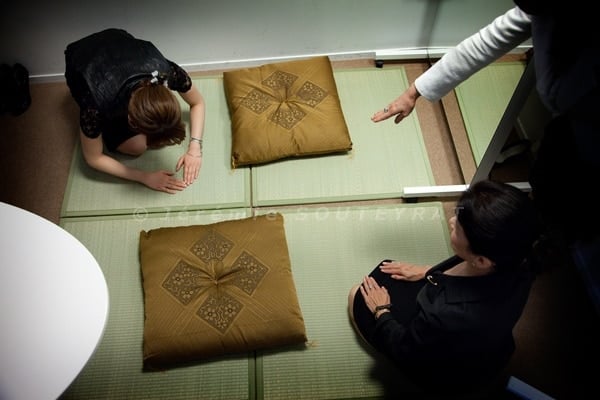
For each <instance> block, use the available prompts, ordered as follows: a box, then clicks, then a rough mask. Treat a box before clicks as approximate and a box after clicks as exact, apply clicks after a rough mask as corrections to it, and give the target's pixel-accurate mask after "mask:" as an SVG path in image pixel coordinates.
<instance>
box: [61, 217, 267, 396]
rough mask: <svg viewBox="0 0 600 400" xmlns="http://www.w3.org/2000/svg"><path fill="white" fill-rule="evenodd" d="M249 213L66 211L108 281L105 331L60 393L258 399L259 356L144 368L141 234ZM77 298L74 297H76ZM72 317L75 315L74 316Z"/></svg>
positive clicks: (72, 228)
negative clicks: (83, 214) (78, 214)
mask: <svg viewBox="0 0 600 400" xmlns="http://www.w3.org/2000/svg"><path fill="white" fill-rule="evenodd" d="M248 215H249V212H248V211H247V210H244V209H236V210H234V209H232V210H225V211H221V212H217V211H204V212H202V211H199V212H193V213H170V214H161V215H159V216H157V215H155V216H151V217H150V216H141V215H138V217H137V218H125V217H121V216H117V217H112V218H110V217H105V218H95V217H91V218H67V219H63V221H62V223H61V225H62V226H63V228H65V229H66V230H67V231H68V232H70V233H71V234H72V235H74V236H75V237H76V238H77V239H79V240H80V241H81V242H82V243H83V244H84V245H85V246H86V247H87V248H88V249H89V250H90V252H91V253H92V254H93V255H94V257H95V258H96V260H97V261H98V264H99V265H100V266H101V268H102V271H103V272H104V276H105V278H106V281H107V285H108V290H109V296H110V302H109V303H110V308H109V315H108V322H107V326H106V330H105V333H104V336H103V338H102V340H101V342H100V344H99V346H98V349H97V350H96V353H95V354H94V355H93V356H92V358H91V359H90V361H89V363H88V364H87V365H86V366H85V367H84V369H83V370H82V372H81V374H80V375H79V376H78V377H77V379H76V380H75V381H74V383H73V384H72V385H71V386H70V387H69V388H68V389H67V391H66V392H65V393H64V394H63V396H62V397H61V399H77V400H80V399H144V400H146V399H161V400H162V399H169V400H171V399H186V400H187V399H253V398H255V395H254V391H255V384H254V375H255V374H254V357H253V355H252V354H240V355H238V356H233V357H224V358H221V359H218V360H211V361H210V362H202V363H198V364H195V365H193V366H189V367H182V368H178V369H172V370H167V371H160V372H142V339H143V322H144V303H143V289H142V282H141V271H140V263H139V258H138V245H139V234H140V231H141V230H149V229H154V228H158V227H163V226H181V225H192V224H210V223H214V222H217V221H221V220H226V219H237V218H243V217H246V216H248ZM73 301H77V299H73ZM74 323H75V321H74Z"/></svg>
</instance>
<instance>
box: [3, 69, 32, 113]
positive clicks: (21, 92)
mask: <svg viewBox="0 0 600 400" xmlns="http://www.w3.org/2000/svg"><path fill="white" fill-rule="evenodd" d="M30 105H31V94H30V92H29V71H27V68H25V67H24V66H23V65H21V64H19V63H17V64H15V65H13V66H12V67H11V66H10V65H8V64H1V65H0V115H4V114H7V113H10V114H12V115H15V116H16V115H21V114H23V113H24V112H25V111H26V110H27V109H28V108H29V106H30Z"/></svg>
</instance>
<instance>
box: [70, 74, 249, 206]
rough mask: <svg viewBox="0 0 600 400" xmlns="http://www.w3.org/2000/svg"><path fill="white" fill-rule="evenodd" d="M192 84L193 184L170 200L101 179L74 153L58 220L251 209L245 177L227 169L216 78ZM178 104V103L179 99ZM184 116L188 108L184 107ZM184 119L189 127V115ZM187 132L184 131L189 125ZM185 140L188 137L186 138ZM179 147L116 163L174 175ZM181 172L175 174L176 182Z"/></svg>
mask: <svg viewBox="0 0 600 400" xmlns="http://www.w3.org/2000/svg"><path fill="white" fill-rule="evenodd" d="M194 84H195V85H197V86H198V88H199V90H200V92H201V93H202V94H203V96H204V98H205V100H206V103H207V105H206V122H205V129H204V158H203V162H202V169H201V171H200V176H199V178H198V180H197V181H196V182H195V183H194V184H193V185H192V186H190V187H188V188H187V189H185V190H183V191H182V192H179V193H176V194H174V195H171V194H167V193H163V192H157V191H153V190H150V189H148V188H147V187H145V186H143V185H141V184H137V183H132V182H129V181H125V180H122V179H119V178H115V177H112V176H110V175H107V174H103V173H100V172H98V171H95V170H93V169H92V168H90V167H89V166H88V165H87V164H86V163H85V162H84V160H83V157H82V155H81V151H80V149H79V147H78V146H77V148H76V149H75V154H74V157H73V163H72V166H71V171H70V176H69V181H68V184H67V191H66V194H65V199H64V202H63V210H62V214H61V216H63V217H65V216H81V215H88V216H89V215H105V214H130V213H133V212H137V211H139V210H144V212H167V211H174V210H196V209H215V208H233V207H245V206H249V205H250V171H249V170H248V169H237V170H232V169H231V166H230V152H231V128H230V121H229V112H228V110H227V104H226V101H225V93H224V90H223V79H222V78H221V77H204V78H194ZM180 102H181V103H182V104H184V103H183V100H181V99H180ZM183 109H184V110H189V107H187V106H186V107H183ZM184 119H185V120H187V121H189V111H186V114H185V115H184ZM188 130H189V125H188ZM188 136H189V135H188ZM186 146H187V141H186V142H185V144H182V145H179V146H170V147H167V148H164V149H161V150H152V151H148V152H146V153H145V154H144V155H142V156H141V157H138V158H131V157H120V156H117V157H116V158H118V159H120V160H122V161H123V163H125V164H127V165H129V166H133V167H139V168H141V169H145V170H159V169H165V170H169V171H174V169H175V165H176V163H177V160H178V159H179V157H180V156H181V155H182V154H183V153H184V152H185V149H187V147H186ZM181 173H182V171H180V172H179V173H178V176H181Z"/></svg>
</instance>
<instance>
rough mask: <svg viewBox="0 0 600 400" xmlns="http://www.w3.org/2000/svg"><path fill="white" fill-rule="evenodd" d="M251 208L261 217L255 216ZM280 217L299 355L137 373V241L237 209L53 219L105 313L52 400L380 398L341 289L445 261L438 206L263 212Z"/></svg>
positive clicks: (268, 354)
mask: <svg viewBox="0 0 600 400" xmlns="http://www.w3.org/2000/svg"><path fill="white" fill-rule="evenodd" d="M266 211H267V210H262V211H261V212H266ZM268 211H279V212H281V213H282V214H283V216H284V225H285V232H286V239H287V243H288V247H289V254H290V259H291V265H292V272H293V275H294V281H295V285H296V289H297V292H298V299H299V302H300V307H301V309H302V313H303V316H304V320H305V325H306V331H307V336H308V340H309V341H308V344H307V346H306V347H302V346H300V347H294V348H278V349H271V350H268V351H257V352H255V353H253V354H240V355H232V356H227V357H223V358H219V359H215V360H208V361H202V362H199V363H197V364H194V365H191V366H189V367H185V368H178V369H173V370H167V371H163V372H142V337H143V336H142V335H143V315H144V312H143V291H142V283H141V273H140V264H139V259H138V244H139V243H138V241H139V232H140V231H141V230H148V229H153V228H157V227H164V226H183V225H195V224H209V223H213V222H217V221H220V220H228V219H238V218H244V217H245V216H247V215H249V214H248V213H249V210H248V209H243V208H240V209H230V210H221V211H209V210H205V211H195V212H181V213H179V212H171V213H165V214H154V215H139V214H138V215H136V216H112V217H102V218H101V217H80V218H64V219H63V220H62V222H61V225H62V226H63V227H64V228H65V229H66V230H67V231H69V232H70V233H71V234H73V235H74V236H75V237H77V238H78V239H79V240H80V241H81V242H82V243H83V244H84V245H85V246H86V247H87V248H88V249H89V250H90V252H91V253H92V254H93V255H94V256H95V257H96V259H97V261H98V263H99V265H100V266H101V268H102V270H103V272H104V274H105V277H106V280H107V283H108V288H109V295H110V311H109V317H108V323H107V327H106V332H105V335H104V337H103V339H102V341H101V342H100V344H99V347H98V349H97V351H96V353H95V354H94V355H93V356H92V358H91V360H90V362H89V363H88V364H87V365H86V367H85V368H84V369H83V371H82V372H81V374H80V376H79V377H78V378H77V379H76V380H75V381H74V383H73V384H72V385H71V386H70V387H69V388H68V389H67V391H66V392H65V393H64V395H63V396H62V397H61V398H62V399H83V398H85V399H294V400H296V399H311V400H319V399H351V398H354V399H357V398H381V397H383V396H384V394H385V390H386V389H385V385H384V384H383V383H382V382H379V381H378V380H375V379H374V378H373V377H372V374H371V372H372V371H373V369H374V368H376V364H375V361H374V359H373V358H372V356H371V354H370V353H369V352H368V351H367V350H365V347H363V345H362V343H361V342H360V341H359V340H358V337H357V336H356V335H355V333H354V330H353V329H352V327H351V324H350V321H349V319H348V315H347V310H346V305H347V296H348V292H349V290H350V288H351V287H352V286H353V285H354V284H356V283H358V282H359V281H360V279H361V278H362V277H363V276H364V275H365V274H368V273H369V272H370V271H371V270H372V269H373V268H374V266H375V265H377V263H379V261H381V260H382V259H384V258H392V259H402V260H407V261H413V262H418V263H435V262H437V261H440V260H442V259H444V258H446V257H447V256H448V255H449V254H450V247H449V236H448V229H447V224H446V220H445V217H444V213H443V210H442V206H441V204H440V203H437V202H432V203H421V204H396V205H374V206H369V207H367V206H350V205H348V206H334V205H331V207H325V206H322V207H304V208H297V209H292V210H290V209H281V210H278V209H277V208H273V209H270V210H268Z"/></svg>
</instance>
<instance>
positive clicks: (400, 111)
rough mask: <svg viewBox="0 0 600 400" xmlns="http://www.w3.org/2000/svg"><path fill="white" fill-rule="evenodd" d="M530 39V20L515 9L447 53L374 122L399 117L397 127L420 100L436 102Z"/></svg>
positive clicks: (375, 117) (374, 118) (518, 9)
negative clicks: (422, 98) (418, 99)
mask: <svg viewBox="0 0 600 400" xmlns="http://www.w3.org/2000/svg"><path fill="white" fill-rule="evenodd" d="M530 37H531V16H530V15H528V14H526V13H525V12H523V11H522V10H521V9H520V8H518V7H514V8H511V9H510V10H508V11H507V12H506V13H504V14H503V15H501V16H499V17H497V18H495V19H494V21H492V22H491V23H490V24H488V25H487V26H485V27H484V28H482V29H481V30H480V31H479V32H477V33H475V34H473V35H471V36H469V37H468V38H466V39H464V40H463V41H462V42H460V43H459V44H458V45H457V46H456V47H454V48H453V49H451V50H450V51H448V52H447V53H446V54H444V56H443V57H442V58H441V59H439V60H438V61H437V62H436V63H435V64H434V65H433V66H432V67H431V68H429V69H428V70H427V71H425V72H424V73H423V74H421V75H420V76H419V77H418V78H417V79H416V80H415V82H414V83H413V84H411V85H410V87H409V88H408V89H407V90H406V91H405V92H404V93H402V94H401V95H400V96H399V97H398V98H397V99H396V100H394V101H393V102H391V103H390V104H389V106H388V107H386V109H387V110H386V109H384V110H380V111H377V112H376V113H375V114H374V115H373V117H372V118H371V120H372V121H374V122H379V121H383V120H386V119H388V118H390V117H392V116H394V115H396V116H397V117H396V119H395V122H396V123H398V122H400V121H402V120H403V119H404V118H405V117H407V116H408V115H409V114H410V113H411V112H412V110H413V109H414V107H415V104H416V99H417V98H418V97H420V96H422V97H424V98H426V99H427V100H429V101H437V100H439V99H441V98H442V97H444V96H445V95H446V94H448V93H449V92H450V91H451V90H453V89H454V88H456V87H457V86H458V85H459V84H461V83H462V82H463V81H465V80H466V79H467V78H469V77H470V76H472V75H473V74H475V73H476V72H477V71H479V70H480V69H482V68H483V67H485V66H487V65H489V64H490V63H492V62H493V61H495V60H497V59H498V58H500V57H501V56H503V55H505V54H506V53H508V52H509V51H511V50H512V49H514V48H515V47H517V46H518V45H519V44H521V43H523V42H524V41H525V40H527V39H528V38H530Z"/></svg>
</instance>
